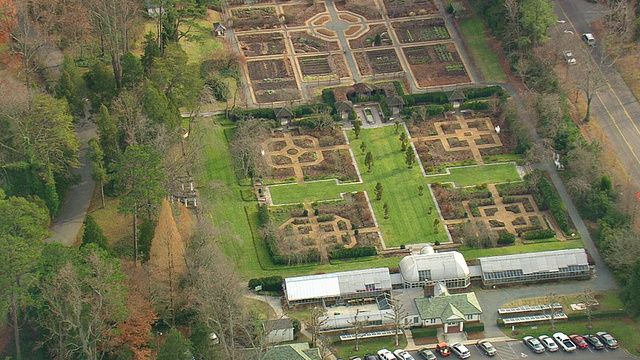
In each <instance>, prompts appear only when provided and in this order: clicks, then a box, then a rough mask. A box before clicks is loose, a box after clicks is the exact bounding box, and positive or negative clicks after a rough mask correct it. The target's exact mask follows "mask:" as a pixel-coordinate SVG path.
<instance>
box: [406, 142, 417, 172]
mask: <svg viewBox="0 0 640 360" xmlns="http://www.w3.org/2000/svg"><path fill="white" fill-rule="evenodd" d="M415 161H416V154H414V153H413V148H412V147H411V146H409V147H407V152H406V157H405V160H404V162H405V163H406V164H407V166H408V167H409V169H411V168H413V163H414V162H415Z"/></svg>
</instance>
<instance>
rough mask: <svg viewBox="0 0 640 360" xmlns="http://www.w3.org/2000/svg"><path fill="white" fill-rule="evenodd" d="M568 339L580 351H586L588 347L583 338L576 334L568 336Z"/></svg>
mask: <svg viewBox="0 0 640 360" xmlns="http://www.w3.org/2000/svg"><path fill="white" fill-rule="evenodd" d="M569 339H571V341H573V343H574V344H576V346H577V347H578V348H580V349H586V348H588V347H589V344H587V342H586V341H585V340H584V338H583V337H582V336H580V335H578V334H573V335H569Z"/></svg>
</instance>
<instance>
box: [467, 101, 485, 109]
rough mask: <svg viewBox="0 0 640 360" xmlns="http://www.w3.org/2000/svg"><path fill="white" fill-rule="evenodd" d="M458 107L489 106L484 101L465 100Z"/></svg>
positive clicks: (481, 107) (477, 107)
mask: <svg viewBox="0 0 640 360" xmlns="http://www.w3.org/2000/svg"><path fill="white" fill-rule="evenodd" d="M460 108H461V109H463V110H464V109H471V110H487V109H488V108H489V103H487V102H486V101H465V102H463V103H462V105H460Z"/></svg>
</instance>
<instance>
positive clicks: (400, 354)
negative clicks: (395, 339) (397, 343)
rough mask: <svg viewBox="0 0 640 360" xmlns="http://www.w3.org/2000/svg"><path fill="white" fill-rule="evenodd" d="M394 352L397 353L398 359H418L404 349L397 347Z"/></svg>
mask: <svg viewBox="0 0 640 360" xmlns="http://www.w3.org/2000/svg"><path fill="white" fill-rule="evenodd" d="M393 353H394V354H395V355H396V357H397V358H398V360H416V359H414V358H413V356H411V354H409V353H408V352H406V351H404V349H397V350H395V351H394V352H393Z"/></svg>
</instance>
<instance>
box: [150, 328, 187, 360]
mask: <svg viewBox="0 0 640 360" xmlns="http://www.w3.org/2000/svg"><path fill="white" fill-rule="evenodd" d="M192 358H193V354H192V352H191V341H189V339H186V338H185V337H184V336H182V334H181V333H180V331H178V330H176V328H171V330H169V333H168V334H167V341H166V342H165V343H164V344H163V345H162V347H161V348H160V351H159V352H158V360H191V359H192Z"/></svg>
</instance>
